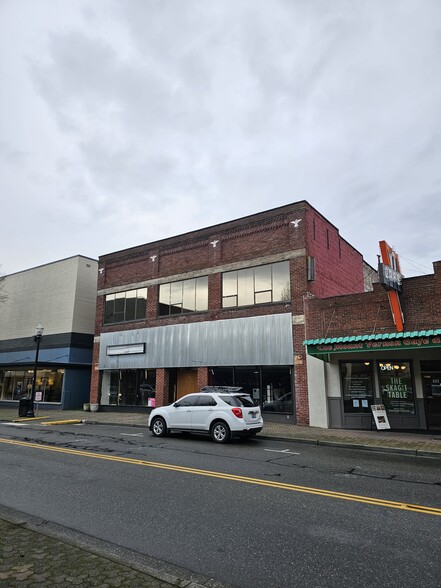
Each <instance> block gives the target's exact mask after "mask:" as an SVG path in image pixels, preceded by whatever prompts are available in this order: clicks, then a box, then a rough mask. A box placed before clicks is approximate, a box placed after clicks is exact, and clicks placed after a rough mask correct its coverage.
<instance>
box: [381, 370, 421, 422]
mask: <svg viewBox="0 0 441 588" xmlns="http://www.w3.org/2000/svg"><path fill="white" fill-rule="evenodd" d="M379 368H380V384H381V395H382V397H383V404H384V405H385V406H386V409H387V411H388V412H389V414H408V415H411V414H412V415H413V414H415V398H414V390H413V386H412V376H411V370H410V363H409V362H406V361H401V362H397V363H393V362H390V363H389V362H385V363H380V364H379Z"/></svg>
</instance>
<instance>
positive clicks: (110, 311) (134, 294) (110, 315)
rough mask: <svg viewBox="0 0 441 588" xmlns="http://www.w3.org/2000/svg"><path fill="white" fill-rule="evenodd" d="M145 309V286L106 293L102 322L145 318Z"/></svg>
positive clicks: (110, 322)
mask: <svg viewBox="0 0 441 588" xmlns="http://www.w3.org/2000/svg"><path fill="white" fill-rule="evenodd" d="M146 310H147V288H138V289H137V290H129V291H127V292H117V293H116V294H107V295H106V301H105V308H104V324H105V325H108V324H112V323H122V322H125V321H133V320H140V319H145V316H146Z"/></svg>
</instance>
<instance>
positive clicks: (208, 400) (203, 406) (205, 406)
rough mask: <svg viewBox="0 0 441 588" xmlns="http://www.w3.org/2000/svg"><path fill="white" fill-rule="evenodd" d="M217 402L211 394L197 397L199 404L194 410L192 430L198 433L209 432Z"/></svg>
mask: <svg viewBox="0 0 441 588" xmlns="http://www.w3.org/2000/svg"><path fill="white" fill-rule="evenodd" d="M216 406H217V402H216V400H215V399H214V398H213V396H212V395H211V394H200V395H198V396H197V404H196V405H195V406H194V407H193V410H192V413H191V415H192V419H191V428H192V429H193V430H195V431H196V430H197V431H208V430H209V429H210V423H211V420H212V416H213V413H214V412H215V411H216Z"/></svg>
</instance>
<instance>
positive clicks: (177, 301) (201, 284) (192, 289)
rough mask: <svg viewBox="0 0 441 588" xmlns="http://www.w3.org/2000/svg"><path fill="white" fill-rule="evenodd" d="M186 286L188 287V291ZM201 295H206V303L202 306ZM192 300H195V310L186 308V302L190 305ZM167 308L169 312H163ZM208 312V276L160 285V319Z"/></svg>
mask: <svg viewBox="0 0 441 588" xmlns="http://www.w3.org/2000/svg"><path fill="white" fill-rule="evenodd" d="M186 284H187V285H188V288H187V290H186ZM166 289H167V290H166ZM179 290H180V294H179ZM201 293H202V294H204V302H203V304H202V305H201ZM189 295H190V296H189ZM190 298H192V299H193V308H186V307H185V306H184V301H186V302H187V303H188V301H189V299H190ZM167 300H168V302H167ZM166 307H167V308H168V312H163V309H165V308H166ZM207 310H208V276H198V277H197V278H188V279H187V280H176V281H174V282H166V283H164V284H160V285H159V288H158V317H170V316H176V315H178V316H180V315H183V314H190V313H194V312H207Z"/></svg>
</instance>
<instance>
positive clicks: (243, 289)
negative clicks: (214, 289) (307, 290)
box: [222, 260, 291, 308]
mask: <svg viewBox="0 0 441 588" xmlns="http://www.w3.org/2000/svg"><path fill="white" fill-rule="evenodd" d="M282 264H285V266H286V277H287V281H286V284H287V285H288V288H289V300H284V298H283V296H281V297H280V298H277V299H274V297H275V293H276V294H277V292H278V291H279V289H280V278H279V276H278V275H277V271H276V268H277V266H281V265H282ZM265 268H268V269H269V270H270V276H269V286H270V288H269V289H268V284H265V285H263V282H264V281H265V279H264V275H263V274H264V273H265ZM250 274H252V275H250ZM259 274H261V275H259ZM234 281H235V282H236V284H235V287H234ZM250 281H252V285H251V287H250V284H249V282H250ZM266 281H268V278H266ZM247 282H248V284H247ZM262 297H264V298H265V299H264V300H259V298H262ZM288 301H289V302H290V301H291V280H290V265H289V260H283V261H276V262H274V263H267V264H262V265H256V266H251V267H247V268H241V269H239V270H231V271H228V272H223V273H222V308H243V307H246V306H261V305H263V304H277V303H280V302H288Z"/></svg>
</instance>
